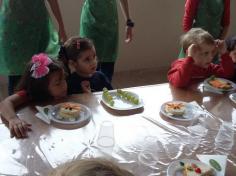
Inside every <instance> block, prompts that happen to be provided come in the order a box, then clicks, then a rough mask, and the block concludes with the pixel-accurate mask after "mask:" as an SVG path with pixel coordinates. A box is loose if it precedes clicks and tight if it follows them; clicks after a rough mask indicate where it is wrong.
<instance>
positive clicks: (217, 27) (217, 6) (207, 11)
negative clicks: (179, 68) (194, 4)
mask: <svg viewBox="0 0 236 176" xmlns="http://www.w3.org/2000/svg"><path fill="white" fill-rule="evenodd" d="M223 15H224V0H199V6H198V8H197V14H196V17H195V18H194V19H195V20H194V22H193V27H200V28H203V29H204V30H206V31H208V32H209V33H210V34H211V35H212V36H213V37H214V38H215V39H217V38H219V37H220V34H221V31H222V29H223V27H222V25H221V22H222V18H223ZM184 57H185V53H184V52H183V49H181V52H180V54H179V58H184Z"/></svg>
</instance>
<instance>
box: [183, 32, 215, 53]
mask: <svg viewBox="0 0 236 176" xmlns="http://www.w3.org/2000/svg"><path fill="white" fill-rule="evenodd" d="M180 43H181V45H182V46H183V50H184V52H185V53H186V50H187V49H188V47H189V46H190V45H191V44H196V45H200V44H202V43H205V44H209V45H214V44H215V41H214V38H213V36H212V35H211V34H209V33H208V32H207V31H205V30H203V29H202V28H192V29H190V30H189V31H188V32H187V33H185V34H184V35H182V36H181V39H180Z"/></svg>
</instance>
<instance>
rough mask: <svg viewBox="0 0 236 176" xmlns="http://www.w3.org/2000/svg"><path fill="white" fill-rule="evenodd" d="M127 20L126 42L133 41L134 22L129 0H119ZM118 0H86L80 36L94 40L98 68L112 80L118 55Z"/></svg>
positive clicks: (83, 7) (81, 19)
mask: <svg viewBox="0 0 236 176" xmlns="http://www.w3.org/2000/svg"><path fill="white" fill-rule="evenodd" d="M119 2H120V5H121V8H122V10H123V12H124V17H125V20H126V25H125V26H124V27H125V28H126V30H125V31H126V34H125V36H126V42H127V43H129V42H130V41H132V37H133V27H134V23H133V21H132V20H131V19H130V13H129V3H128V0H119ZM117 3H118V2H117V1H116V0H85V1H84V3H83V6H82V10H81V16H80V36H81V37H87V38H90V39H92V40H93V42H94V44H95V48H96V51H97V56H98V60H99V63H98V70H99V71H101V72H103V73H104V74H105V75H106V76H107V78H108V80H109V81H110V82H111V80H112V76H113V73H114V66H115V62H116V60H117V55H118V44H119V41H118V40H119V19H118V11H117Z"/></svg>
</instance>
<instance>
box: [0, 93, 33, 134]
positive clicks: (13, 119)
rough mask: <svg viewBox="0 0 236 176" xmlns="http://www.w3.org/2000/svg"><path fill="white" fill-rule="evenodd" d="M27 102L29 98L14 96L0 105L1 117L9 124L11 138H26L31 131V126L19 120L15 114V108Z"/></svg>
mask: <svg viewBox="0 0 236 176" xmlns="http://www.w3.org/2000/svg"><path fill="white" fill-rule="evenodd" d="M25 102H27V97H23V96H19V95H18V94H14V95H11V96H9V97H7V98H6V99H5V100H3V101H2V102H1V103H0V112H1V116H2V118H3V119H4V120H6V121H7V122H8V127H9V130H10V133H11V137H14V136H15V137H17V138H25V137H27V132H28V131H31V127H30V126H31V125H30V124H28V123H27V122H25V121H24V120H22V119H20V118H18V117H17V115H16V112H15V108H16V107H17V106H19V105H21V104H23V103H25Z"/></svg>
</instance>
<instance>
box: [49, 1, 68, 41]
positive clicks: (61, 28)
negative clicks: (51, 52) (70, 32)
mask: <svg viewBox="0 0 236 176" xmlns="http://www.w3.org/2000/svg"><path fill="white" fill-rule="evenodd" d="M48 2H49V4H50V7H51V9H52V12H53V14H54V16H55V17H56V19H57V22H58V25H59V35H60V38H61V40H62V42H65V41H66V40H67V36H66V32H65V28H64V23H63V20H62V17H61V12H60V8H59V5H58V2H57V0H48Z"/></svg>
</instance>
